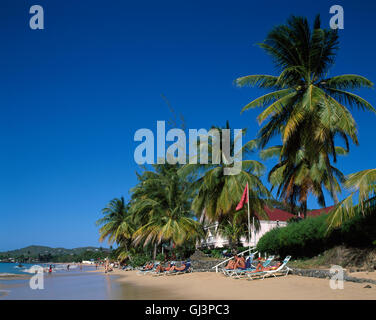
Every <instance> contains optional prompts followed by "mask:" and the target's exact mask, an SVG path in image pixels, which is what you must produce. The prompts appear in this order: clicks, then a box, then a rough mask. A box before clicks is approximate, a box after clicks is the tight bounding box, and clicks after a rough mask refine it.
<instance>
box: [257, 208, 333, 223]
mask: <svg viewBox="0 0 376 320" xmlns="http://www.w3.org/2000/svg"><path fill="white" fill-rule="evenodd" d="M333 207H334V206H331V207H327V208H322V209H315V210H312V211H309V212H307V216H308V217H317V216H319V215H321V214H322V213H328V212H329V211H330V210H331V209H333ZM265 212H266V214H267V215H268V217H269V220H270V221H287V220H289V219H291V218H294V217H296V216H295V215H293V214H292V213H290V212H287V211H284V210H281V209H276V208H274V209H271V208H268V207H265ZM256 216H257V217H258V218H259V219H260V220H264V219H263V218H262V217H259V215H258V214H257V213H256Z"/></svg>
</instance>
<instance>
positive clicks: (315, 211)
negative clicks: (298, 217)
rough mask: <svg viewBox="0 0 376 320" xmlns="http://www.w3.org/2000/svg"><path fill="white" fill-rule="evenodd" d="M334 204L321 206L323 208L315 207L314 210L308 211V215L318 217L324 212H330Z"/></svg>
mask: <svg viewBox="0 0 376 320" xmlns="http://www.w3.org/2000/svg"><path fill="white" fill-rule="evenodd" d="M333 208H334V206H330V207H326V208H321V209H315V210H312V211H309V212H307V216H308V217H318V216H320V215H321V214H323V213H325V214H326V213H328V212H329V211H330V210H332V209H333Z"/></svg>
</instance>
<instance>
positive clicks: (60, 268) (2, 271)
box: [0, 262, 90, 276]
mask: <svg viewBox="0 0 376 320" xmlns="http://www.w3.org/2000/svg"><path fill="white" fill-rule="evenodd" d="M18 265H19V264H18V263H4V262H0V276H6V275H8V276H10V275H12V274H30V273H34V272H32V271H31V270H30V268H31V267H32V266H35V265H38V266H41V267H43V268H49V266H50V264H40V263H39V264H35V263H22V267H19V266H18ZM84 268H85V269H87V268H88V267H86V266H85V267H84ZM89 268H90V267H89ZM79 269H80V268H79V266H78V265H70V266H69V271H70V272H74V271H79ZM66 271H67V265H66V264H57V265H53V269H52V272H58V273H61V272H66Z"/></svg>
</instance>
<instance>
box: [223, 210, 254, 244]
mask: <svg viewBox="0 0 376 320" xmlns="http://www.w3.org/2000/svg"><path fill="white" fill-rule="evenodd" d="M217 234H218V235H220V236H222V237H223V238H225V239H228V241H229V246H230V248H231V249H232V250H234V249H236V248H237V246H238V245H239V244H240V239H241V237H243V236H244V237H245V236H247V235H248V227H247V219H246V217H245V215H244V214H243V212H241V211H238V212H236V213H234V214H233V215H232V216H227V217H226V218H225V219H224V220H223V221H221V223H220V224H219V225H218V228H217Z"/></svg>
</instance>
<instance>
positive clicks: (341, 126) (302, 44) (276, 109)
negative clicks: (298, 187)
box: [236, 16, 375, 193]
mask: <svg viewBox="0 0 376 320" xmlns="http://www.w3.org/2000/svg"><path fill="white" fill-rule="evenodd" d="M338 44H339V41H338V32H337V30H331V29H329V30H326V29H322V28H321V23H320V18H319V16H317V17H316V19H315V21H314V25H313V29H311V28H310V27H309V24H308V22H307V19H306V18H302V17H294V16H293V17H291V18H290V19H289V20H288V21H287V24H286V25H280V26H277V27H275V28H273V29H272V31H271V32H270V33H269V34H268V36H267V38H266V39H265V41H264V42H263V43H261V44H259V46H260V47H261V48H262V49H264V50H265V51H266V52H267V53H268V54H269V55H270V56H271V57H272V58H273V61H274V63H275V66H276V67H277V69H278V71H279V75H276V76H274V75H249V76H244V77H241V78H238V79H237V80H236V83H237V85H238V86H246V85H250V86H257V87H259V88H262V89H266V90H270V91H271V92H269V93H266V94H265V95H263V96H261V97H259V98H257V99H255V100H253V101H251V102H250V103H248V104H247V105H246V106H244V107H243V110H242V112H243V111H245V110H249V109H252V108H256V107H262V108H265V110H263V111H262V112H261V113H260V114H259V116H258V121H259V122H260V123H263V122H266V123H265V124H264V125H263V127H262V128H261V129H260V131H259V139H260V146H261V147H262V148H263V147H265V146H266V145H267V143H268V142H269V141H270V139H271V138H272V137H274V136H275V135H280V136H281V138H282V142H283V147H282V150H281V154H282V158H283V159H286V160H289V161H290V163H294V160H295V158H296V155H297V153H298V152H299V151H300V150H302V149H304V152H305V155H306V157H307V158H309V159H317V156H318V155H319V154H323V155H324V156H325V159H324V160H325V163H326V166H327V168H328V173H329V174H330V158H329V156H332V157H333V161H334V162H336V148H335V143H334V140H335V138H336V137H339V138H341V139H342V140H343V141H344V143H345V144H346V147H347V149H348V146H349V140H352V141H353V142H354V143H355V144H358V138H357V129H356V123H355V120H354V119H353V117H352V115H351V112H350V110H349V109H348V108H347V107H346V105H347V106H350V107H357V108H359V109H361V110H368V111H371V112H373V113H375V109H374V108H373V107H372V105H371V104H370V103H368V102H367V101H366V100H364V99H363V98H361V97H360V96H358V95H357V94H355V93H353V92H351V91H353V90H355V89H360V88H372V87H373V83H372V82H371V81H370V80H368V79H367V78H365V77H363V76H360V75H356V74H345V75H338V76H333V77H328V72H329V70H330V68H331V67H332V66H333V65H334V62H335V56H336V52H337V50H338ZM310 161H311V160H310ZM329 178H330V181H329V182H330V184H331V188H332V190H331V192H332V193H334V190H333V188H334V177H333V176H330V177H329Z"/></svg>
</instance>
